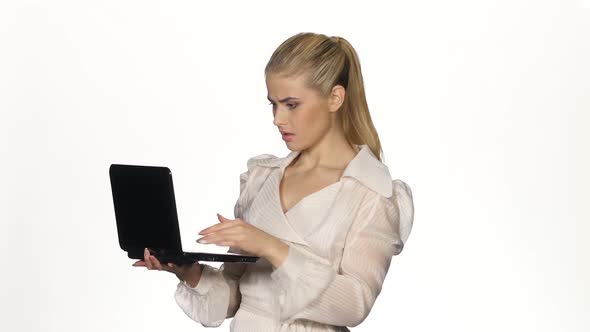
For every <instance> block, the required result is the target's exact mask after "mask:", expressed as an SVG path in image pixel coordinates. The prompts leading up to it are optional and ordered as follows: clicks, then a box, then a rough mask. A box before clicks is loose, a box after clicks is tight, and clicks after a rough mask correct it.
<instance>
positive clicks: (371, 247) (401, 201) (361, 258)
mask: <svg viewBox="0 0 590 332" xmlns="http://www.w3.org/2000/svg"><path fill="white" fill-rule="evenodd" d="M413 215H414V207H413V202H412V193H411V190H410V187H409V186H407V185H406V184H405V183H403V182H401V181H399V180H396V181H394V192H393V196H392V197H390V198H385V197H383V196H380V195H376V196H375V197H374V198H371V200H370V201H369V202H367V203H366V204H363V205H362V207H361V208H360V210H359V211H358V214H357V216H356V218H355V222H354V223H353V224H352V225H351V229H350V230H349V233H348V235H347V238H346V243H345V247H344V251H343V256H342V262H341V265H340V269H339V271H334V270H333V269H332V267H331V265H330V263H329V262H328V261H326V260H325V259H324V258H322V257H319V256H317V255H314V254H312V253H309V252H307V251H306V250H304V249H300V247H297V246H294V245H293V244H290V245H289V253H288V256H287V259H286V260H285V261H284V262H283V264H281V265H280V266H279V267H278V268H277V269H275V270H274V271H273V272H272V274H271V277H272V278H273V279H274V280H276V281H277V283H278V285H279V288H280V289H281V290H282V292H281V295H280V296H279V301H280V304H281V315H280V319H281V321H283V322H285V321H286V322H289V321H293V320H295V319H307V320H311V321H315V322H319V323H324V324H330V325H336V326H357V325H358V324H360V323H361V322H362V321H363V320H364V319H365V318H366V317H367V316H368V314H369V312H370V310H371V308H372V306H373V304H374V302H375V300H376V298H377V296H378V295H379V293H380V291H381V287H382V284H383V281H384V279H385V275H386V274H387V271H388V269H389V265H390V262H391V258H392V257H393V256H395V255H398V254H399V253H400V252H401V251H402V249H403V246H404V243H405V241H406V240H407V238H408V236H409V232H410V230H411V226H412V223H413Z"/></svg>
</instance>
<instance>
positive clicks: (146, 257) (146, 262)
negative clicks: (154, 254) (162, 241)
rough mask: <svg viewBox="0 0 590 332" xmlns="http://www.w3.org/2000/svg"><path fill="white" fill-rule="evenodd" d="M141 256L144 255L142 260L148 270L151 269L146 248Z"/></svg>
mask: <svg viewBox="0 0 590 332" xmlns="http://www.w3.org/2000/svg"><path fill="white" fill-rule="evenodd" d="M143 257H144V261H145V264H146V265H147V268H148V270H151V269H152V262H151V261H150V252H149V251H148V250H147V248H146V249H145V250H144V252H143Z"/></svg>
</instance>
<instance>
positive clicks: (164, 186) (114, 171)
mask: <svg viewBox="0 0 590 332" xmlns="http://www.w3.org/2000/svg"><path fill="white" fill-rule="evenodd" d="M109 175H110V178H111V190H112V193H113V203H114V207H115V219H116V222H117V232H118V234H119V246H120V247H121V249H123V250H124V251H126V252H127V256H128V257H129V258H132V259H142V260H143V258H144V255H143V253H144V248H148V249H149V250H150V252H151V254H152V255H154V256H156V258H158V260H159V261H160V262H162V263H169V262H172V263H174V264H178V265H184V264H193V263H195V262H197V261H214V262H246V263H253V262H256V261H257V260H258V258H259V257H257V256H250V255H243V254H241V253H239V252H235V253H232V251H231V250H232V249H231V248H230V251H229V252H228V253H225V254H217V253H207V252H184V251H183V250H182V244H181V240H180V230H179V227H178V215H177V213H176V200H175V198H174V187H173V185H172V172H171V171H170V169H169V168H168V167H162V166H143V165H122V164H111V167H110V168H109Z"/></svg>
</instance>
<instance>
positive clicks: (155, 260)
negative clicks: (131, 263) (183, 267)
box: [150, 256, 162, 270]
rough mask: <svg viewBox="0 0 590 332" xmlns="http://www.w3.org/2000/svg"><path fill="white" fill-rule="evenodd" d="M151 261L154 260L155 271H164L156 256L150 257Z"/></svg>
mask: <svg viewBox="0 0 590 332" xmlns="http://www.w3.org/2000/svg"><path fill="white" fill-rule="evenodd" d="M150 259H151V260H152V266H153V268H154V269H157V270H161V269H162V265H161V264H160V261H159V260H158V259H157V258H156V256H150Z"/></svg>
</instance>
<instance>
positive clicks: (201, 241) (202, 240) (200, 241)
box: [197, 239, 209, 243]
mask: <svg viewBox="0 0 590 332" xmlns="http://www.w3.org/2000/svg"><path fill="white" fill-rule="evenodd" d="M197 242H199V243H209V241H207V240H205V239H198V240H197Z"/></svg>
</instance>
